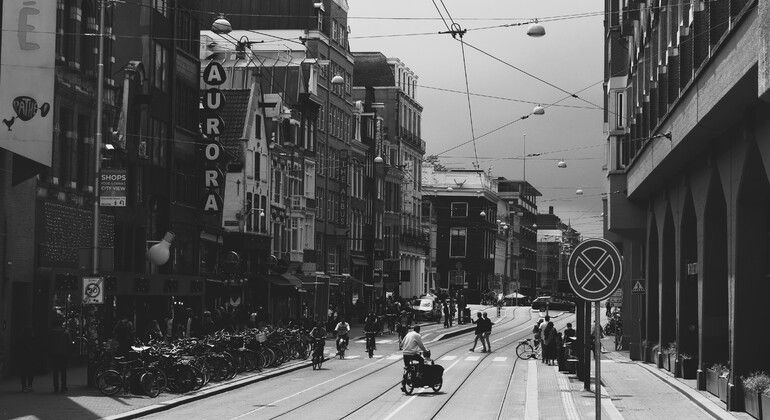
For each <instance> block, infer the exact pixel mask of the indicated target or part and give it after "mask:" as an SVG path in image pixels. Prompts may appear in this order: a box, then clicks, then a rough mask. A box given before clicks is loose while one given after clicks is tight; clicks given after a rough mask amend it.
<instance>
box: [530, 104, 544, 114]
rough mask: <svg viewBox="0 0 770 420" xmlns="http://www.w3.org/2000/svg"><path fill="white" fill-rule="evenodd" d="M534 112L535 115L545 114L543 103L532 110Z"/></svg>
mask: <svg viewBox="0 0 770 420" xmlns="http://www.w3.org/2000/svg"><path fill="white" fill-rule="evenodd" d="M532 113H533V114H535V115H543V114H545V108H543V106H542V105H538V106H536V107H535V108H534V109H533V110H532Z"/></svg>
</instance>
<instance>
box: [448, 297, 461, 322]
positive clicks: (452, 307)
mask: <svg viewBox="0 0 770 420" xmlns="http://www.w3.org/2000/svg"><path fill="white" fill-rule="evenodd" d="M454 320H455V301H454V299H449V326H450V327H451V326H452V323H453V322H454ZM457 325H460V324H457Z"/></svg>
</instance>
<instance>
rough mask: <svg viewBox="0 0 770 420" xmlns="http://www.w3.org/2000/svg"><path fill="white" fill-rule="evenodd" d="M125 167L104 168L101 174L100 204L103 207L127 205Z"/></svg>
mask: <svg viewBox="0 0 770 420" xmlns="http://www.w3.org/2000/svg"><path fill="white" fill-rule="evenodd" d="M127 180H128V176H127V175H126V170H125V169H102V171H101V174H99V205H100V206H102V207H126V184H127Z"/></svg>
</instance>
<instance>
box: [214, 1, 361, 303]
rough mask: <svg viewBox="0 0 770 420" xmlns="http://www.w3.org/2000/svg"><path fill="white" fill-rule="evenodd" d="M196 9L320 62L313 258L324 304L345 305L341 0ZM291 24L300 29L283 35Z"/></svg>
mask: <svg viewBox="0 0 770 420" xmlns="http://www.w3.org/2000/svg"><path fill="white" fill-rule="evenodd" d="M201 8H202V9H203V10H205V11H207V12H211V13H213V15H211V18H210V20H211V21H213V20H214V18H215V17H216V15H217V14H219V13H223V14H225V16H226V17H227V18H228V20H229V21H230V22H231V23H232V27H233V28H234V29H236V30H246V31H249V30H252V31H259V32H262V33H267V32H264V30H275V31H276V32H271V33H270V34H269V35H267V36H264V39H272V40H271V41H269V42H273V43H275V42H278V41H281V43H287V44H292V45H295V46H297V47H300V46H302V47H303V48H304V50H305V55H306V58H308V59H312V60H316V61H317V63H318V65H319V67H320V68H319V70H318V85H317V87H318V91H317V95H316V96H317V97H318V100H319V105H320V111H319V112H318V117H317V120H316V130H317V135H316V137H315V147H316V184H315V185H316V191H315V197H316V203H317V207H316V220H315V234H314V240H315V246H314V250H315V252H314V258H315V263H316V265H317V271H318V272H319V273H320V275H323V276H327V277H329V279H327V281H326V282H327V283H328V284H329V285H331V289H330V296H331V297H330V302H331V304H332V305H333V306H336V307H337V309H338V310H342V311H346V310H347V308H348V307H349V306H350V302H351V297H352V296H351V294H350V293H348V292H346V291H345V288H346V287H347V285H353V284H360V280H359V279H355V280H359V281H358V282H356V281H353V280H348V278H349V277H350V271H351V265H352V261H353V259H352V257H351V253H350V249H351V245H350V241H349V234H348V233H349V229H350V228H351V226H350V216H351V213H350V177H349V175H350V174H349V170H350V167H351V166H350V162H351V159H352V155H351V153H352V152H351V150H352V149H351V139H352V136H353V120H354V118H353V110H354V109H353V101H352V79H353V78H352V75H353V56H352V55H351V54H350V49H349V45H348V36H347V33H348V25H347V12H348V5H347V2H346V1H345V0H324V1H321V2H310V1H300V0H291V1H283V0H269V1H263V2H239V3H232V2H230V3H226V4H223V3H222V2H219V1H213V0H204V1H202V5H201ZM210 23H211V22H206V24H210ZM291 30H298V31H300V32H302V34H301V35H296V34H291V33H284V31H291ZM253 35H254V34H253V33H252V37H253ZM278 45H281V44H278ZM288 48H289V49H290V50H291V49H292V48H295V47H288ZM338 76H339V77H338ZM340 285H342V287H340ZM325 316H326V315H325V314H323V317H325Z"/></svg>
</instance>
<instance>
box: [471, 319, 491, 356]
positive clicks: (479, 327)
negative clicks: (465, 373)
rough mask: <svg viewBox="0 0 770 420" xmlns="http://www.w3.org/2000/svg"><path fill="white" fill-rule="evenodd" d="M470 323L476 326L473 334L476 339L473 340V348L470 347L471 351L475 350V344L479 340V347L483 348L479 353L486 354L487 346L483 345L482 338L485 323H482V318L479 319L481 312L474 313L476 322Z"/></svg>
mask: <svg viewBox="0 0 770 420" xmlns="http://www.w3.org/2000/svg"><path fill="white" fill-rule="evenodd" d="M471 322H473V323H474V324H476V331H474V333H475V334H476V338H474V339H473V347H471V351H475V350H476V344H478V343H479V340H481V347H483V348H482V350H481V352H482V353H486V351H487V345H486V344H485V343H484V338H483V335H484V331H485V327H484V324H485V322H484V318H482V317H481V312H476V320H475V321H471Z"/></svg>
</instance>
